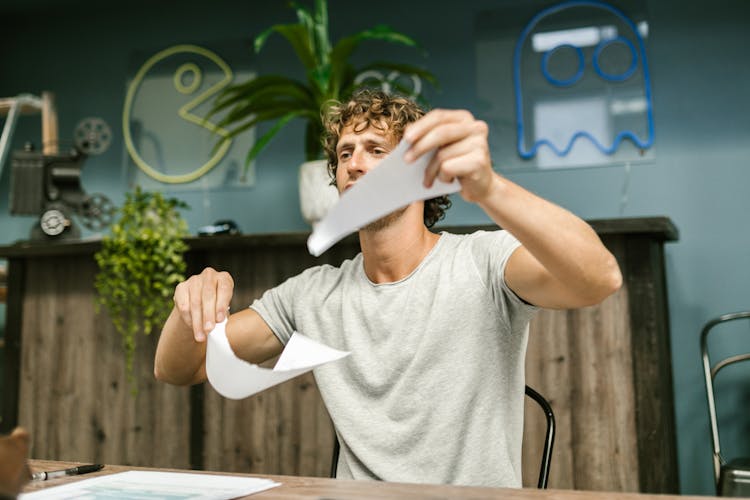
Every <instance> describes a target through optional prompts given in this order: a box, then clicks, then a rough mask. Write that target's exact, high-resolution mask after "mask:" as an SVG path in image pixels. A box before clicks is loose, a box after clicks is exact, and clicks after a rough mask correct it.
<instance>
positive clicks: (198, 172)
mask: <svg viewBox="0 0 750 500" xmlns="http://www.w3.org/2000/svg"><path fill="white" fill-rule="evenodd" d="M183 53H193V54H198V55H201V56H204V57H206V58H208V59H210V60H211V61H212V62H214V63H215V64H216V65H217V66H218V67H219V68H220V69H221V71H222V73H223V75H224V76H223V78H222V79H221V80H220V81H218V82H217V83H215V84H213V85H212V86H210V87H209V88H208V89H206V91H205V92H202V93H201V94H199V95H198V96H197V97H195V98H194V99H192V100H191V101H189V102H188V103H187V104H185V105H183V106H182V107H180V109H179V110H178V112H177V114H178V115H179V116H180V117H181V118H182V119H183V120H186V121H188V122H191V123H194V124H196V125H198V126H200V127H203V128H205V129H207V130H210V131H211V132H213V133H215V134H218V135H220V136H221V137H224V140H223V141H222V143H221V145H220V146H219V148H218V149H217V151H216V152H215V153H214V154H213V155H212V156H211V158H210V159H209V160H208V161H207V162H206V163H204V164H203V165H201V166H199V167H198V168H196V169H195V170H193V171H192V172H188V173H184V174H176V175H169V174H165V173H163V172H160V171H159V170H157V169H156V168H154V167H152V166H151V165H149V164H148V163H146V161H145V160H144V159H143V157H141V155H140V154H139V153H138V150H137V149H136V147H135V145H134V144H133V137H132V135H131V133H130V119H131V110H132V107H133V100H134V98H135V94H136V92H137V90H138V88H139V86H140V85H141V83H142V82H143V78H144V76H145V75H146V73H148V71H149V70H150V69H151V68H152V67H153V66H154V65H155V64H156V63H158V62H159V61H162V60H164V59H166V58H168V57H170V56H173V55H175V54H183ZM186 74H190V75H191V76H192V80H191V81H190V83H189V84H187V85H185V84H184V83H183V77H184V76H185V75H186ZM202 78H203V75H202V73H201V70H200V68H199V67H198V65H196V64H194V63H185V64H183V65H181V66H180V67H179V68H178V69H177V71H175V74H174V79H173V80H174V86H175V89H176V90H177V91H178V92H179V93H181V94H184V95H188V94H192V93H193V92H195V90H196V89H197V88H198V87H199V86H200V84H201V82H202ZM233 78H234V75H233V74H232V70H231V69H230V68H229V66H228V65H227V63H225V62H224V61H223V60H222V59H221V58H220V57H219V56H217V55H216V54H214V53H213V52H211V51H210V50H207V49H204V48H203V47H198V46H196V45H175V46H173V47H169V48H167V49H164V50H162V51H161V52H158V53H157V54H154V55H153V56H152V57H150V58H149V59H148V60H147V61H146V62H145V63H144V64H143V66H141V68H140V69H139V70H138V72H137V73H136V75H135V78H133V81H132V82H131V83H130V85H129V86H128V92H127V94H126V96H125V105H124V106H123V112H122V131H123V135H124V139H125V147H126V148H127V150H128V154H130V158H132V160H133V162H135V164H136V165H138V168H140V169H141V170H142V171H143V172H144V173H146V174H147V175H148V176H150V177H152V178H154V179H156V180H157V181H160V182H164V183H168V184H181V183H187V182H192V181H194V180H196V179H198V178H200V177H201V176H203V175H204V174H206V173H207V172H209V171H210V170H211V169H212V168H213V167H215V166H216V165H217V164H218V163H219V162H220V161H221V160H222V159H223V158H224V156H225V155H226V153H227V151H228V150H229V146H231V145H232V140H231V139H230V138H229V137H228V135H229V132H228V131H227V130H226V129H223V128H221V127H219V126H217V125H216V124H215V123H212V122H210V121H208V120H205V119H203V118H201V117H199V116H197V115H195V114H193V113H192V112H191V111H192V110H193V109H195V108H196V107H197V106H199V105H200V104H201V103H203V102H205V101H206V100H207V99H209V98H210V97H212V96H213V95H215V94H216V93H218V92H219V91H220V90H221V89H222V88H224V87H226V86H227V85H229V83H230V82H231V81H232V79H233Z"/></svg>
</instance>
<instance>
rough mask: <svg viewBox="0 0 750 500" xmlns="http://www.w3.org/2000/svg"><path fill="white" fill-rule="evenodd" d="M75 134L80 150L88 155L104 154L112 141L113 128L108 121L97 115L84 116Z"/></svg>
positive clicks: (77, 146)
mask: <svg viewBox="0 0 750 500" xmlns="http://www.w3.org/2000/svg"><path fill="white" fill-rule="evenodd" d="M73 135H74V137H75V144H76V148H78V151H81V152H82V153H84V154H87V155H99V154H102V153H103V152H105V151H106V150H107V149H109V146H110V144H111V143H112V130H110V128H109V125H107V122H105V121H104V120H102V119H101V118H97V117H89V118H84V119H83V120H81V121H80V122H78V125H76V128H75V132H74V133H73Z"/></svg>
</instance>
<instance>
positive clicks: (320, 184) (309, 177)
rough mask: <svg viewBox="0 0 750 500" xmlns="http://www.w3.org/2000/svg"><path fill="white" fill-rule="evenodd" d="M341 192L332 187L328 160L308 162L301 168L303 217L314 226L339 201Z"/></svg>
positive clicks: (300, 189) (300, 181) (300, 194)
mask: <svg viewBox="0 0 750 500" xmlns="http://www.w3.org/2000/svg"><path fill="white" fill-rule="evenodd" d="M338 199H339V192H338V190H337V189H336V187H335V186H331V179H330V177H329V176H328V168H327V162H326V160H315V161H306V162H305V163H303V164H302V165H300V167H299V204H300V209H301V211H302V217H303V218H304V219H305V220H306V221H307V222H308V223H309V224H310V225H312V226H315V224H316V223H317V222H318V221H319V220H321V219H322V218H323V217H325V215H326V214H327V213H328V210H329V209H330V208H331V207H332V206H333V205H334V204H335V203H336V202H337V201H338Z"/></svg>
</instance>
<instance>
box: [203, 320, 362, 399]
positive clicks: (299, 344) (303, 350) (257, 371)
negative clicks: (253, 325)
mask: <svg viewBox="0 0 750 500" xmlns="http://www.w3.org/2000/svg"><path fill="white" fill-rule="evenodd" d="M226 323H227V322H226V320H224V321H223V322H221V323H219V324H218V325H216V327H215V328H214V329H213V331H211V333H209V334H208V340H207V342H208V345H207V346H206V374H207V375H208V381H209V382H210V383H211V385H212V386H213V388H214V389H216V392H218V393H219V394H221V395H222V396H224V397H225V398H229V399H243V398H246V397H248V396H252V395H253V394H256V393H258V392H260V391H262V390H265V389H268V388H269V387H273V386H274V385H276V384H280V383H282V382H286V381H287V380H289V379H292V378H294V377H296V376H297V375H302V374H303V373H305V372H308V371H310V370H312V369H313V368H315V367H316V366H320V365H323V364H325V363H328V362H331V361H335V360H337V359H341V358H343V357H345V356H348V355H349V353H348V352H344V351H339V350H337V349H333V348H331V347H328V346H325V345H323V344H320V343H318V342H315V341H314V340H312V339H310V338H308V337H305V336H304V335H302V334H300V333H298V332H294V333H293V334H292V336H291V338H290V339H289V342H287V344H286V347H285V348H284V351H283V352H282V353H281V356H280V357H279V360H278V361H277V362H276V366H274V368H273V369H270V368H263V367H260V366H258V365H254V364H252V363H248V362H247V361H245V360H243V359H240V358H239V357H237V355H236V354H235V353H234V351H233V350H232V347H231V346H230V345H229V340H228V339H227V334H226V330H225V328H226Z"/></svg>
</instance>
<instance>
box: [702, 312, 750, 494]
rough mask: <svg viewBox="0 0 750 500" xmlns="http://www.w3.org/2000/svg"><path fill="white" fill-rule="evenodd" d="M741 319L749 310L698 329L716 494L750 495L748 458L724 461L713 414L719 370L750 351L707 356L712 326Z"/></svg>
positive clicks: (747, 356)
mask: <svg viewBox="0 0 750 500" xmlns="http://www.w3.org/2000/svg"><path fill="white" fill-rule="evenodd" d="M743 319H744V320H750V311H744V312H737V313H731V314H725V315H723V316H719V317H718V318H714V319H712V320H711V321H709V322H708V323H706V325H705V326H704V327H703V330H702V331H701V356H702V358H703V376H704V378H705V380H706V397H707V399H708V418H709V421H710V424H711V443H712V444H713V463H714V480H715V483H716V493H717V495H719V496H731V497H735V496H739V497H746V496H750V458H748V457H743V458H735V459H732V460H730V461H729V462H727V461H726V460H725V459H724V457H723V456H722V455H721V443H720V441H719V424H718V420H717V417H716V402H715V400H714V379H715V378H716V375H717V374H718V373H719V370H721V369H722V368H725V367H727V366H729V365H731V364H734V363H737V362H740V361H747V360H750V353H745V354H738V355H735V356H728V357H725V358H723V359H721V360H719V361H718V362H716V363H715V364H714V365H711V362H710V360H709V356H708V334H709V333H710V332H711V330H712V329H713V328H714V327H715V326H718V325H721V324H725V323H728V322H732V321H738V320H743ZM748 333H750V332H748ZM749 338H750V337H749Z"/></svg>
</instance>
